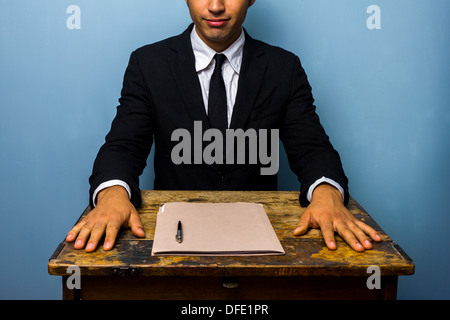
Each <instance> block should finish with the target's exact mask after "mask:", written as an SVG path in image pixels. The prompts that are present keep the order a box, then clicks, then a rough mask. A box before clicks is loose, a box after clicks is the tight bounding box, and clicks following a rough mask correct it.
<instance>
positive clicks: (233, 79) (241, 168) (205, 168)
mask: <svg viewBox="0 0 450 320" xmlns="http://www.w3.org/2000/svg"><path fill="white" fill-rule="evenodd" d="M254 2H255V0H186V3H187V5H188V8H189V12H190V14H191V18H192V20H193V22H194V23H193V25H191V26H190V27H189V28H188V29H187V30H186V31H185V32H183V33H182V34H181V35H179V36H176V37H172V38H169V39H166V40H163V41H160V42H158V43H155V44H152V45H148V46H145V47H142V48H140V49H138V50H136V51H134V52H133V53H132V55H131V57H130V61H129V65H128V68H127V70H126V72H125V76H124V83H123V89H122V94H121V98H120V105H119V107H118V108H117V115H116V117H115V119H114V121H113V123H112V126H111V130H110V132H109V133H108V135H107V137H106V141H105V144H104V145H103V146H102V148H101V149H100V151H99V154H98V156H97V158H96V161H95V163H94V168H93V173H92V176H91V177H90V184H91V190H90V201H91V206H92V207H95V208H94V209H93V210H92V211H91V212H90V213H89V215H88V216H87V217H86V218H85V219H83V220H82V221H81V222H80V223H78V224H77V225H76V226H75V227H74V228H73V229H72V230H71V231H70V232H69V233H68V235H67V238H66V239H67V241H70V242H71V241H75V240H76V242H75V248H77V249H81V248H86V251H88V252H91V251H93V250H95V249H96V247H97V245H98V243H99V241H100V239H101V238H102V237H103V235H106V236H105V241H104V245H103V247H104V249H105V250H109V249H111V248H112V247H113V244H114V242H115V238H116V236H117V233H118V231H119V229H120V228H121V227H128V228H131V230H132V232H133V234H134V235H135V236H137V237H144V236H145V232H144V230H143V226H142V223H141V221H140V218H139V214H138V213H137V211H136V207H138V206H139V205H140V202H141V198H140V189H139V176H140V175H141V174H142V172H143V169H144V167H145V165H146V159H147V157H148V155H149V152H150V149H151V146H152V144H153V143H154V145H155V159H154V166H155V181H154V187H155V189H160V190H169V189H171V190H276V188H277V176H276V175H264V174H261V167H263V164H262V163H261V162H257V163H254V164H250V163H245V164H229V163H224V164H221V163H220V161H219V162H218V163H214V164H206V163H205V162H204V161H202V162H201V163H200V164H199V163H197V162H195V161H193V162H190V163H182V164H178V163H174V161H173V153H172V151H173V150H174V147H175V146H176V145H177V143H179V141H177V140H176V139H174V138H173V133H174V132H175V131H176V130H178V129H183V130H185V131H186V132H188V133H189V134H191V135H192V136H195V134H196V133H197V134H198V126H197V127H196V124H197V125H198V124H200V125H201V128H202V129H201V132H200V134H201V135H203V134H204V133H205V131H206V130H208V129H209V128H216V129H218V130H220V132H222V133H224V134H225V132H226V130H227V129H243V130H249V129H254V130H264V129H267V130H278V131H277V132H279V135H280V138H281V140H282V142H283V144H284V146H285V150H286V152H287V155H288V159H289V163H290V167H291V169H292V170H293V171H294V172H295V173H296V174H297V176H298V178H299V180H300V182H301V190H300V191H301V193H300V199H299V201H300V204H301V205H302V206H307V209H306V211H305V213H304V214H303V215H302V217H301V218H300V221H299V224H298V226H297V227H296V229H295V230H294V235H301V234H304V233H305V232H306V231H307V230H308V229H309V228H321V230H322V233H323V236H324V239H325V243H326V245H327V246H328V247H329V248H330V249H335V248H336V242H335V239H334V235H335V232H337V233H338V234H340V235H341V236H342V237H343V238H344V239H345V240H346V241H347V242H348V243H349V245H350V246H351V247H352V248H353V249H354V250H356V251H359V252H362V251H364V250H366V249H371V248H372V243H371V241H370V238H372V239H373V240H375V241H380V240H381V238H380V237H379V235H378V234H376V232H375V231H374V230H373V229H372V228H370V227H369V226H367V225H366V224H364V223H362V222H359V221H357V220H356V219H354V217H353V216H352V215H351V214H350V213H349V212H348V210H347V209H346V207H345V205H346V203H347V201H348V197H349V194H348V189H347V178H346V176H345V174H344V171H343V169H342V164H341V161H340V158H339V155H338V153H337V152H336V151H335V150H334V148H333V147H332V145H331V144H330V142H329V139H328V136H327V135H326V133H325V131H324V130H323V128H322V126H321V124H320V121H319V118H318V116H317V114H316V113H315V107H314V105H313V102H314V100H313V97H312V94H311V88H310V86H309V83H308V80H307V77H306V74H305V72H304V70H303V68H302V66H301V64H300V60H299V59H298V57H297V56H295V55H294V54H292V53H290V52H287V51H285V50H283V49H280V48H276V47H273V46H269V45H267V44H265V43H263V42H260V41H257V40H254V39H252V38H251V37H250V36H249V35H248V34H247V33H246V32H245V31H244V30H243V28H242V24H243V22H244V20H245V17H246V13H247V10H248V8H249V7H250V6H251V5H253V3H254ZM216 53H220V54H219V55H217V54H216ZM216 66H218V68H215V67H216ZM218 74H219V75H220V76H218ZM218 97H222V99H220V98H218ZM196 128H197V129H196ZM196 130H197V131H196ZM204 147H205V143H204V142H203V146H201V147H200V149H195V147H193V148H192V150H191V151H192V153H193V154H194V155H193V157H192V158H195V156H196V155H195V153H196V152H197V155H198V152H199V151H200V152H203V151H204ZM225 149H226V148H225ZM245 150H246V151H247V153H246V154H247V155H248V154H249V153H248V152H250V150H249V142H248V141H247V144H246V149H245ZM226 151H227V152H228V151H229V150H227V149H226ZM277 151H278V150H276V152H277ZM184 152H186V150H185V151H184ZM247 160H248V157H247Z"/></svg>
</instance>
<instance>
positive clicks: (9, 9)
mask: <svg viewBox="0 0 450 320" xmlns="http://www.w3.org/2000/svg"><path fill="white" fill-rule="evenodd" d="M0 4H1V5H0V8H1V9H0V97H1V100H0V101H1V102H0V148H1V149H0V179H1V180H0V181H1V182H0V186H1V187H0V188H1V190H0V204H1V205H0V212H1V224H0V259H1V264H0V298H2V299H60V298H61V289H60V286H61V281H60V279H59V278H57V277H53V276H49V275H48V274H47V262H48V259H49V257H50V256H51V254H52V253H53V251H54V249H55V248H56V246H57V244H58V243H59V242H60V241H62V240H63V239H64V237H65V235H66V233H67V232H68V230H69V229H70V227H71V226H72V225H73V223H74V222H75V220H76V218H77V217H78V216H79V215H80V213H81V212H82V210H83V209H84V208H85V207H86V205H87V201H88V199H87V195H88V194H87V192H88V182H87V179H88V177H89V175H90V172H91V167H92V163H93V160H94V157H95V155H96V153H97V151H98V148H99V147H100V145H101V144H102V142H103V140H104V136H105V134H106V132H107V131H108V129H109V126H110V122H111V120H112V118H113V116H114V114H115V107H116V105H117V99H118V97H119V93H120V89H121V85H122V77H123V72H124V70H125V67H126V65H127V62H128V58H129V54H130V53H131V51H132V50H134V49H135V48H137V47H139V46H142V45H144V44H147V43H151V42H154V41H157V40H160V39H163V38H166V37H168V36H172V35H175V34H178V33H180V32H182V31H183V30H184V29H185V27H186V26H187V25H188V23H189V22H190V19H189V15H188V10H187V7H186V4H185V2H184V1H182V0H170V1H167V0H166V1H160V0H129V1H119V0H108V1H106V0H89V1H88V0H72V1H65V0H58V1H57V0H40V1H32V0H15V1H10V0H0ZM72 4H75V5H78V6H79V7H80V8H81V29H79V30H77V29H75V30H69V29H68V28H67V26H66V20H67V19H68V18H69V16H70V14H67V13H66V10H67V8H68V6H69V5H72ZM373 4H375V5H378V6H379V7H380V8H381V29H379V30H369V29H368V28H367V26H366V20H367V19H368V18H369V16H370V14H368V13H367V12H366V10H367V8H368V6H369V5H373ZM449 12H450V2H449V1H447V0H433V1H429V0H397V1H385V0H371V1H366V0H339V1H336V0H319V1H318V0H302V1H299V0H291V1H288V0H283V1H270V0H257V1H256V4H255V5H254V7H252V8H251V9H250V11H249V15H248V18H247V21H246V24H245V26H246V28H247V30H248V31H249V32H250V34H251V35H252V36H253V37H255V38H259V39H261V40H264V41H266V42H269V43H271V44H275V45H278V46H282V47H284V48H286V49H289V50H291V51H293V52H295V53H296V54H298V55H299V56H300V57H301V59H302V62H303V64H304V67H305V69H306V71H307V73H308V75H309V79H310V82H311V84H312V87H313V92H314V95H315V98H316V104H317V106H318V113H319V115H320V116H321V119H322V122H323V125H324V126H325V128H326V130H327V132H328V134H329V135H330V137H331V139H332V142H333V143H334V145H335V147H336V148H337V149H338V150H339V152H340V154H341V157H342V160H343V163H344V167H345V170H346V172H347V175H348V177H349V179H350V191H351V193H352V195H353V196H354V197H355V198H356V199H357V200H358V201H359V202H360V204H361V205H362V206H363V207H364V208H365V209H366V210H367V211H368V212H369V213H370V214H371V215H372V216H373V217H374V219H375V220H376V221H377V222H378V223H379V224H380V225H381V226H382V227H383V228H384V230H385V231H386V232H387V233H388V234H389V235H390V236H391V238H392V239H394V240H395V241H396V242H397V243H399V244H400V245H401V246H402V247H403V249H404V250H405V251H406V252H407V253H408V254H409V255H410V256H411V258H412V259H413V260H414V262H415V263H416V274H415V275H414V276H409V277H402V278H400V280H399V292H398V297H399V298H400V299H449V298H450V290H449V288H450V280H449V276H448V272H447V268H448V266H449V263H450V261H449V260H450V259H449V257H450V255H449V249H448V247H447V245H448V244H449V243H450V236H449V234H450V233H449V232H448V227H449V222H450V219H449V215H450V210H449V206H448V191H449V189H450V183H449V181H450V171H449V165H448V164H449V154H450V148H449V141H450V130H449V125H450V111H449V101H450V90H449V89H450V72H449V71H450V70H449V69H450V67H449V66H450V63H449V60H448V59H449V57H450V50H449V49H450V38H449V32H448V30H449V27H450V25H449V18H448V13H449ZM149 165H150V168H148V169H147V170H146V173H145V175H146V178H144V179H143V186H142V187H143V188H151V187H152V175H153V173H152V170H151V166H152V162H151V161H150V162H149ZM281 166H282V169H281V171H280V186H281V189H282V190H297V189H298V182H297V180H296V178H295V176H293V175H292V174H291V173H290V172H289V169H288V168H287V162H286V158H285V156H284V154H282V156H281Z"/></svg>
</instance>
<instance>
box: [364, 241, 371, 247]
mask: <svg viewBox="0 0 450 320" xmlns="http://www.w3.org/2000/svg"><path fill="white" fill-rule="evenodd" d="M364 244H365V245H366V246H371V245H372V242H370V241H369V240H366V241H364Z"/></svg>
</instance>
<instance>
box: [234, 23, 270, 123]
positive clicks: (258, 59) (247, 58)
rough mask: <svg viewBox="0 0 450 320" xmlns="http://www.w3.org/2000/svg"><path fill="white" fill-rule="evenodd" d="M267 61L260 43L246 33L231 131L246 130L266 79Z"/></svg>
mask: <svg viewBox="0 0 450 320" xmlns="http://www.w3.org/2000/svg"><path fill="white" fill-rule="evenodd" d="M266 66H267V61H266V59H265V55H264V51H262V50H261V46H259V45H258V41H256V40H254V39H253V38H251V37H250V36H249V35H248V34H247V32H245V44H244V53H243V57H242V67H241V72H240V74H239V84H238V91H237V95H236V103H235V105H234V108H233V115H232V117H231V124H230V129H238V128H244V127H245V125H246V123H247V120H248V117H249V115H250V112H251V111H252V109H253V107H254V104H255V101H256V98H257V97H258V94H259V90H260V88H261V84H262V82H263V79H264V74H265V71H266Z"/></svg>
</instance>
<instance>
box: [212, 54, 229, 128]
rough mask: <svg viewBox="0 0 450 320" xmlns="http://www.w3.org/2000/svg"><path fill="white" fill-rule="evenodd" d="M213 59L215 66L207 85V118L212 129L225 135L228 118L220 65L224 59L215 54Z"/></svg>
mask: <svg viewBox="0 0 450 320" xmlns="http://www.w3.org/2000/svg"><path fill="white" fill-rule="evenodd" d="M214 59H216V66H215V68H214V72H213V74H212V76H211V82H210V85H209V99H208V118H209V122H210V125H211V127H212V128H217V129H219V130H220V131H222V133H223V134H225V130H226V129H227V128H228V116H227V95H226V93H225V83H224V81H223V77H222V64H223V62H224V61H225V59H226V57H225V55H223V54H216V55H215V56H214Z"/></svg>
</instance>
